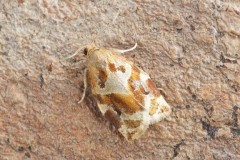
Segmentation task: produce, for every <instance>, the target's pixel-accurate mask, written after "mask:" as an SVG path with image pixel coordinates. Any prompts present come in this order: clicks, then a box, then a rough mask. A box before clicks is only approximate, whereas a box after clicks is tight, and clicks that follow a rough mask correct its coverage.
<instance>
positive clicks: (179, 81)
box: [0, 0, 240, 160]
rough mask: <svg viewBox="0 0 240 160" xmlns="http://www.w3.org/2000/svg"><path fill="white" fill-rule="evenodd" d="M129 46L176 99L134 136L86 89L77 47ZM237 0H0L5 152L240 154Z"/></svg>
mask: <svg viewBox="0 0 240 160" xmlns="http://www.w3.org/2000/svg"><path fill="white" fill-rule="evenodd" d="M93 42H94V43H95V44H96V45H97V46H101V47H107V48H110V47H111V48H119V49H126V48H130V47H132V46H133V45H134V43H136V42H137V43H138V47H137V49H136V50H135V51H132V52H129V53H126V54H125V57H127V58H128V59H130V60H132V61H134V62H135V63H136V65H138V66H139V67H141V68H143V69H144V70H145V71H146V72H148V73H149V74H150V76H151V77H152V79H153V81H154V82H155V83H156V85H157V87H158V88H161V89H162V92H163V94H164V95H165V97H166V99H167V101H168V102H169V104H170V105H171V106H172V110H173V112H172V114H171V116H170V117H169V118H167V119H166V120H164V121H162V122H160V123H158V124H156V125H154V126H151V127H150V128H149V130H148V132H147V133H146V134H145V135H144V136H143V137H142V138H141V139H139V140H136V141H134V142H132V143H129V142H127V141H126V140H125V139H123V138H122V137H120V136H119V134H118V133H117V132H116V131H115V130H114V128H113V127H112V126H111V125H110V124H109V122H107V121H106V120H105V119H104V118H102V116H101V114H99V111H98V109H97V107H96V103H95V102H94V100H93V99H92V97H91V94H90V93H88V94H87V98H86V99H85V101H84V103H83V104H82V105H79V104H77V102H78V100H79V99H80V97H81V95H82V90H83V65H82V63H81V61H80V62H79V56H76V57H75V58H73V59H70V60H64V58H65V57H67V56H69V55H72V54H73V53H74V52H75V51H76V50H77V49H79V48H80V47H82V46H84V45H87V44H90V43H93ZM239 63H240V1H239V0H231V1H227V0H205V1H198V0H169V1H168V0H162V1H161V0H127V1H117V0H91V1H89V0H72V1H70V0H61V1H60V0H32V1H30V0H29V1H28V0H12V1H8V0H0V159H4V160H15V159H16V160H19V159H54V160H55V159H56V160H64V159H70V160H72V159H153V160H159V159H183V160H185V159H193V160H202V159H217V160H219V159H221V160H228V159H236V160H237V159H240V127H239V123H240V122H239V119H240V108H239V107H240V66H239Z"/></svg>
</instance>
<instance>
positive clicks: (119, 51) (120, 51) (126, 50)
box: [111, 43, 137, 54]
mask: <svg viewBox="0 0 240 160" xmlns="http://www.w3.org/2000/svg"><path fill="white" fill-rule="evenodd" d="M136 48H137V43H135V45H134V46H133V47H132V48H129V49H125V50H120V49H115V48H113V49H111V50H112V51H114V52H117V53H120V54H122V53H125V52H130V51H132V50H134V49H136Z"/></svg>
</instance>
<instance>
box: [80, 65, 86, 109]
mask: <svg viewBox="0 0 240 160" xmlns="http://www.w3.org/2000/svg"><path fill="white" fill-rule="evenodd" d="M83 85H84V90H83V95H82V98H81V99H80V101H79V102H78V103H79V104H80V103H82V101H83V100H84V98H85V95H86V90H87V69H85V70H84V75H83Z"/></svg>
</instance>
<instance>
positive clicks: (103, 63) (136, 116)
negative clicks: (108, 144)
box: [80, 45, 171, 140]
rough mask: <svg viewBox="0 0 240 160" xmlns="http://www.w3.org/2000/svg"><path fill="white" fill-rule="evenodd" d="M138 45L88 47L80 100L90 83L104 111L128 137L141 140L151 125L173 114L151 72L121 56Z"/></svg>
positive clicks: (102, 111)
mask: <svg viewBox="0 0 240 160" xmlns="http://www.w3.org/2000/svg"><path fill="white" fill-rule="evenodd" d="M135 48H136V45H135V46H134V47H133V48H131V49H128V50H116V51H111V50H107V49H104V48H97V47H95V46H89V47H87V48H86V49H85V55H86V66H87V69H86V70H85V74H84V86H85V88H84V94H83V97H82V99H81V100H80V102H82V100H83V99H84V97H85V92H86V88H87V86H89V87H90V89H91V92H92V94H93V95H94V96H95V98H96V101H97V104H98V108H99V109H100V111H101V113H102V114H103V115H104V116H105V117H106V118H107V119H108V120H109V121H110V122H111V123H112V124H113V125H114V126H115V127H116V128H117V129H118V131H119V132H120V133H121V134H122V135H123V136H124V137H125V138H126V139H127V140H133V139H138V138H139V137H141V136H142V135H143V134H144V132H145V131H146V130H147V129H148V127H149V125H151V124H154V123H157V122H159V121H161V120H162V119H164V118H166V117H167V116H168V115H169V114H170V113H171V108H170V106H169V105H168V103H167V102H166V101H165V99H164V97H163V96H162V95H161V94H160V92H159V91H158V89H157V88H156V87H155V85H154V83H153V82H152V80H151V79H150V77H149V75H148V74H147V73H145V72H144V71H143V70H142V69H140V68H138V67H137V66H136V65H134V64H133V62H131V61H129V60H127V59H126V58H124V57H123V56H122V55H121V54H122V53H124V52H127V51H131V50H133V49H135Z"/></svg>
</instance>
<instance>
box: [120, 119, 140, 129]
mask: <svg viewBox="0 0 240 160" xmlns="http://www.w3.org/2000/svg"><path fill="white" fill-rule="evenodd" d="M124 123H125V124H126V125H127V126H128V127H130V128H137V127H139V126H140V124H141V121H140V120H125V121H124Z"/></svg>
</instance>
